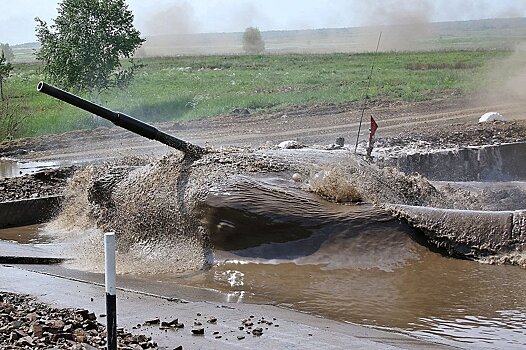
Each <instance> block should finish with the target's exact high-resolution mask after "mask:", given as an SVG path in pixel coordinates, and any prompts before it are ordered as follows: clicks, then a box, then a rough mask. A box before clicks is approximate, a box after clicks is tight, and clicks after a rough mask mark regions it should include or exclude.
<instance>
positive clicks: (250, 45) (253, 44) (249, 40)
mask: <svg viewBox="0 0 526 350" xmlns="http://www.w3.org/2000/svg"><path fill="white" fill-rule="evenodd" d="M243 50H244V51H245V53H247V54H249V55H254V54H260V53H263V52H264V51H265V42H264V41H263V38H262V37H261V32H260V31H259V29H258V28H255V27H248V28H247V29H245V33H243Z"/></svg>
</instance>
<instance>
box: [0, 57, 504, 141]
mask: <svg viewBox="0 0 526 350" xmlns="http://www.w3.org/2000/svg"><path fill="white" fill-rule="evenodd" d="M508 54H509V53H507V52H504V51H439V52H421V53H414V52H412V53H379V54H372V53H366V54H323V55H322V54H320V55H299V54H297V55H263V56H200V57H171V58H151V59H145V60H143V63H144V64H145V65H146V66H145V68H143V70H141V71H140V72H139V74H138V75H137V77H136V79H135V80H134V81H133V83H132V84H131V85H130V86H129V87H128V89H126V90H115V91H112V92H109V93H106V94H104V95H103V96H102V101H101V102H102V103H103V104H104V105H106V106H108V107H109V108H112V109H116V110H119V111H123V112H126V113H129V114H131V115H133V116H135V117H137V118H139V119H142V120H145V121H150V122H155V121H163V120H188V119H192V118H198V117H206V116H212V115H217V114H221V113H228V112H230V111H232V110H233V109H235V108H248V109H250V110H261V109H273V108H285V107H287V106H291V105H309V104H318V103H346V102H352V101H357V100H361V99H362V98H363V96H364V93H365V89H366V86H367V76H368V74H369V71H370V68H371V64H373V63H374V65H375V70H374V72H373V78H372V81H371V87H370V90H369V95H370V96H371V98H373V99H383V100H404V101H420V100H427V99H433V98H437V97H443V96H450V95H451V94H456V95H465V94H469V93H471V92H472V91H473V90H474V89H475V88H476V86H478V85H480V84H481V80H482V79H484V76H485V74H484V72H485V71H486V70H487V66H488V64H489V63H490V62H491V61H492V60H494V59H497V58H501V57H504V56H506V55H508ZM39 72H40V66H39V65H38V64H17V65H15V69H14V71H13V75H12V77H11V78H9V80H8V81H7V83H6V85H7V93H8V95H9V96H10V105H11V106H12V108H13V110H15V111H16V113H20V115H26V116H28V118H27V120H26V121H25V123H24V127H23V129H22V133H21V136H33V135H42V134H49V133H59V132H64V131H68V130H73V129H78V128H87V127H93V126H94V122H93V120H92V118H91V117H90V116H89V115H87V114H86V113H84V112H82V111H79V110H77V109H75V108H73V107H70V106H68V105H66V104H64V103H61V102H59V101H56V100H54V99H53V98H51V97H48V96H45V95H43V94H39V93H37V92H36V84H37V82H38V81H39V80H41V79H44V77H43V76H41V74H40V73H39Z"/></svg>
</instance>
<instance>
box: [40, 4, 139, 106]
mask: <svg viewBox="0 0 526 350" xmlns="http://www.w3.org/2000/svg"><path fill="white" fill-rule="evenodd" d="M35 20H36V21H37V27H36V36H37V38H38V39H39V41H40V44H41V48H40V50H39V51H38V52H37V55H36V57H37V59H38V60H41V61H43V62H44V73H45V74H46V76H47V77H48V78H49V79H50V80H51V81H52V82H53V83H55V84H57V85H59V86H60V87H62V88H64V89H68V90H74V91H85V92H88V93H89V94H90V95H92V96H91V97H92V98H93V95H94V94H99V93H100V92H101V91H103V90H106V89H109V88H113V87H125V86H126V85H128V84H129V82H130V81H131V79H132V78H133V76H134V73H135V71H136V70H137V69H138V68H140V67H141V65H140V64H137V63H136V62H134V60H133V59H132V55H133V53H134V51H135V50H136V49H137V48H138V47H140V46H141V44H142V43H143V42H144V39H142V38H141V37H140V32H139V31H138V30H136V29H135V28H134V27H133V14H132V12H131V11H130V10H128V5H126V4H125V3H124V0H64V1H63V2H62V3H61V4H60V5H59V8H58V16H57V18H56V19H55V20H54V22H55V23H54V24H52V25H51V26H50V27H48V25H47V23H46V22H44V21H42V20H41V19H40V18H38V17H37V18H35ZM121 58H126V59H128V62H129V63H127V64H126V67H123V66H122V65H121V61H120V59H121Z"/></svg>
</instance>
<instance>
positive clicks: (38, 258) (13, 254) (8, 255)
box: [0, 240, 67, 264]
mask: <svg viewBox="0 0 526 350" xmlns="http://www.w3.org/2000/svg"><path fill="white" fill-rule="evenodd" d="M64 260H67V258H66V257H63V256H59V255H58V254H56V253H52V252H50V251H49V249H44V248H41V247H38V246H36V245H32V244H20V243H16V242H9V241H2V240H0V264H58V263H61V262H63V261H64Z"/></svg>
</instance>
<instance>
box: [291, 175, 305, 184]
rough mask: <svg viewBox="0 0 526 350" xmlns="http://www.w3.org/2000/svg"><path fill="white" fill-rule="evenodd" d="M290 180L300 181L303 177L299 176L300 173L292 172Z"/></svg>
mask: <svg viewBox="0 0 526 350" xmlns="http://www.w3.org/2000/svg"><path fill="white" fill-rule="evenodd" d="M292 180H294V181H296V182H301V181H302V180H303V178H302V177H301V175H300V174H298V173H294V174H292Z"/></svg>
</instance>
